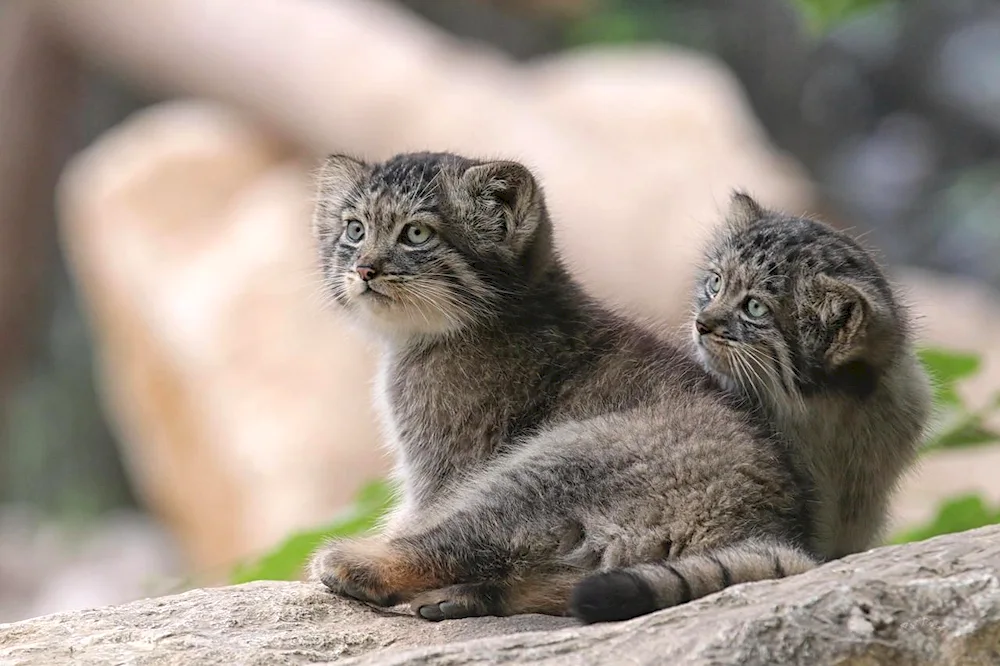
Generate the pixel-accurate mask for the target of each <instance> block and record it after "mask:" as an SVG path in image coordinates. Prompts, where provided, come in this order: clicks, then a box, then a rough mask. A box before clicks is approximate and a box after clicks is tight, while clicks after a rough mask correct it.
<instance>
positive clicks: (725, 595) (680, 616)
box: [0, 527, 1000, 666]
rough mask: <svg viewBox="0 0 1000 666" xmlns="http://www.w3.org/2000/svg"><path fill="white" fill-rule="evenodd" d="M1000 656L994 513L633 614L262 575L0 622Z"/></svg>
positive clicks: (325, 656) (368, 654)
mask: <svg viewBox="0 0 1000 666" xmlns="http://www.w3.org/2000/svg"><path fill="white" fill-rule="evenodd" d="M626 661H627V662H628V663H632V664H662V663H685V664H723V663H725V664H730V663H739V664H745V665H746V664H749V665H753V664H761V665H765V664H766V665H770V664H798V663H801V664H810V665H819V664H834V663H836V664H876V663H877V664H907V665H922V664H928V665H930V664H935V665H945V666H947V665H950V664H954V665H956V666H957V665H959V664H961V665H962V666H975V665H976V664H996V663H998V662H1000V527H991V528H984V529H981V530H976V531H972V532H966V533H964V534H954V535H948V536H944V537H939V538H937V539H932V540H929V541H925V542H922V543H916V544H909V545H906V546H896V547H888V548H881V549H877V550H873V551H869V552H867V553H863V554H860V555H856V556H853V557H850V558H846V559H844V560H842V561H840V562H835V563H833V564H830V565H827V566H825V567H822V568H820V569H817V570H815V571H812V572H809V573H807V574H803V575H800V576H796V577H793V578H788V579H785V580H783V581H768V582H764V583H757V584H751V585H740V586H736V587H733V588H730V589H728V590H726V591H724V592H722V593H720V594H716V595H713V596H711V597H707V598H705V599H702V600H700V601H697V602H694V603H691V604H687V605H686V606H682V607H680V608H675V609H671V610H667V611H662V612H660V613H656V614H653V615H649V616H646V617H642V618H638V619H636V620H633V621H631V622H625V623H620V624H611V625H601V626H594V627H580V626H575V625H574V622H573V621H572V620H569V619H566V618H552V617H539V616H521V617H514V618H479V619H470V620H460V621H452V622H444V623H440V624H431V623H426V622H423V621H420V620H417V619H415V618H413V617H412V616H406V615H400V614H399V613H398V612H395V611H379V610H375V609H369V608H367V607H365V606H361V605H358V604H354V603H351V602H347V601H341V600H338V599H335V598H333V597H331V596H329V595H328V594H326V593H325V592H323V591H322V590H321V589H320V587H318V586H316V585H310V584H300V583H276V582H261V583H251V584H248V585H243V586H239V587H228V588H215V589H206V590H196V591H193V592H188V593H185V594H181V595H178V596H173V597H162V598H158V599H149V600H144V601H138V602H134V603H131V604H127V605H124V606H116V607H109V608H103V609H97V610H90V611H83V612H73V613H65V614H60V615H51V616H47V617H42V618H37V619H34V620H27V621H24V622H20V623H16V624H8V625H0V663H2V664H4V665H8V664H9V665H11V666H15V665H18V666H21V665H23V666H28V665H31V664H45V665H46V666H55V665H57V664H64V663H74V664H109V663H117V664H126V663H127V664H181V663H185V664H188V663H190V664H226V665H227V666H228V665H229V664H305V663H338V664H451V665H457V664H496V663H517V664H582V663H586V664H605V663H607V664H610V663H623V662H626Z"/></svg>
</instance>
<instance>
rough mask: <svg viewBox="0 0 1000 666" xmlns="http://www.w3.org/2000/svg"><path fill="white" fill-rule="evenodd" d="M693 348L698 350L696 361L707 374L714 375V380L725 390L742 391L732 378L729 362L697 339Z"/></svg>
mask: <svg viewBox="0 0 1000 666" xmlns="http://www.w3.org/2000/svg"><path fill="white" fill-rule="evenodd" d="M695 348H696V349H697V350H698V361H699V362H700V363H701V366H702V367H703V368H704V369H705V371H706V372H708V374H710V375H712V376H713V377H715V380H716V381H717V382H719V384H720V385H721V386H722V388H724V389H725V390H727V391H731V392H742V391H743V387H742V386H740V384H739V383H738V382H737V381H736V380H735V379H733V375H732V371H731V370H730V367H729V363H728V361H727V360H726V359H725V358H722V357H720V356H719V355H718V354H715V353H713V352H712V351H711V350H710V349H709V348H708V346H707V345H706V344H705V343H704V342H702V341H697V343H696V345H695Z"/></svg>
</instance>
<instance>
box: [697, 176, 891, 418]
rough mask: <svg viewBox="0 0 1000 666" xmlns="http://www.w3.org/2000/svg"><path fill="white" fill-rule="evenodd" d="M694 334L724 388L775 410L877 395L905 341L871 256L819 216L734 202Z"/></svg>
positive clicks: (714, 250)
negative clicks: (837, 396) (823, 398)
mask: <svg viewBox="0 0 1000 666" xmlns="http://www.w3.org/2000/svg"><path fill="white" fill-rule="evenodd" d="M694 300H695V318H694V322H693V324H692V333H693V336H694V340H695V343H696V345H697V349H698V353H699V356H700V358H701V360H702V363H703V364H704V365H705V366H706V368H707V369H708V370H709V371H710V372H712V373H713V374H715V375H716V377H718V378H719V379H720V380H722V382H723V384H725V385H727V386H729V387H731V388H737V389H740V390H742V391H743V392H745V393H747V394H749V395H752V396H756V397H757V398H759V399H761V400H763V401H764V402H769V403H772V404H780V405H788V404H797V405H800V406H801V405H803V404H804V403H803V398H807V397H809V396H811V395H816V394H829V392H831V391H835V392H839V393H846V394H850V395H856V396H865V395H868V394H870V393H871V391H873V390H874V389H875V387H876V385H877V382H878V380H879V377H880V374H881V371H882V369H883V368H884V367H886V366H887V365H888V364H890V363H892V362H893V360H894V358H895V356H896V355H897V354H898V351H899V349H900V348H901V347H902V345H903V344H904V341H905V337H906V325H905V324H906V323H905V321H904V320H903V314H902V312H901V310H900V308H899V307H898V306H897V304H896V302H895V300H894V298H893V294H892V291H891V289H890V286H889V284H888V282H887V281H886V279H885V276H884V275H883V273H882V271H881V269H880V268H879V266H878V265H877V264H876V262H875V260H874V259H873V258H872V256H871V255H870V254H869V253H867V252H866V251H865V250H864V249H862V248H861V247H860V246H859V245H858V244H857V243H856V242H854V241H853V240H851V239H850V238H848V237H847V236H845V235H844V234H842V233H840V232H837V231H835V230H834V229H832V228H830V227H828V226H826V225H825V224H823V223H821V222H817V221H815V220H810V219H805V218H796V217H789V216H785V215H781V214H779V213H775V212H772V211H768V210H766V209H764V208H762V207H761V206H760V205H758V204H757V202H756V201H754V200H753V199H751V198H750V197H749V196H747V195H745V194H742V193H738V194H735V195H734V196H733V199H732V202H731V204H730V211H729V214H728V216H727V222H726V224H725V225H724V226H723V228H722V229H721V230H720V232H719V233H718V234H717V235H716V237H715V239H714V240H713V241H712V243H711V244H710V246H709V248H708V250H707V252H706V253H705V256H704V258H703V265H702V267H701V270H700V273H699V279H698V282H697V283H696V286H695V299H694Z"/></svg>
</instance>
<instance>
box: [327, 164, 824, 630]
mask: <svg viewBox="0 0 1000 666" xmlns="http://www.w3.org/2000/svg"><path fill="white" fill-rule="evenodd" d="M314 231H315V234H316V237H317V239H318V245H319V254H320V258H321V263H322V270H323V273H324V276H325V284H326V288H327V289H329V291H330V293H331V294H332V295H333V297H334V299H335V300H336V302H337V303H338V304H339V305H340V307H341V309H342V311H343V314H344V315H345V316H347V317H348V318H349V319H351V320H352V321H353V322H355V323H356V324H357V326H358V327H359V328H361V329H362V330H363V331H364V332H365V333H366V334H368V335H370V336H372V337H373V338H377V339H378V340H379V341H380V342H381V346H382V361H381V368H380V370H379V376H378V382H377V384H378V386H377V393H378V400H379V402H380V404H381V409H382V419H383V421H384V425H385V429H386V432H387V434H388V435H389V439H390V441H391V444H392V446H393V448H394V449H395V454H396V456H397V460H398V469H397V477H398V480H399V481H400V485H401V488H402V494H403V497H402V502H401V503H400V505H399V509H398V510H397V513H396V515H395V516H393V517H392V519H391V520H390V521H389V522H388V525H387V527H386V528H385V530H384V532H383V533H382V534H381V535H379V536H376V537H370V538H364V539H355V540H341V541H334V542H331V543H329V544H326V545H325V546H323V547H321V548H320V549H319V550H318V551H317V553H316V554H315V555H314V558H313V561H312V564H311V570H312V573H313V575H314V576H315V577H316V578H318V579H319V580H321V581H322V582H323V583H325V584H326V585H327V586H328V587H329V588H330V589H331V590H333V591H334V592H337V593H339V594H344V595H348V596H351V597H355V598H358V599H363V600H366V601H369V602H371V603H375V604H380V605H390V604H396V603H399V602H410V603H411V607H412V608H413V609H414V611H415V612H416V613H417V614H418V615H420V616H421V617H424V618H427V619H432V620H440V619H444V618H453V617H464V616H470V615H484V614H494V615H505V614H513V613H523V612H540V613H554V614H562V613H565V612H567V610H569V611H571V612H573V613H574V614H576V615H577V616H578V617H581V618H582V619H584V620H586V621H596V620H610V619H619V618H624V617H631V616H634V615H638V614H641V613H645V612H649V611H652V610H654V609H656V608H660V607H665V606H670V605H674V604H678V603H682V602H685V601H687V600H689V599H693V598H696V597H700V596H703V595H705V594H708V593H711V592H714V591H716V590H719V589H721V588H723V587H725V586H727V585H729V584H732V583H737V582H741V581H751V580H759V579H765V578H773V577H779V576H783V575H786V574H791V573H796V572H800V571H804V570H806V569H808V568H810V567H812V566H814V564H815V561H816V560H815V559H814V558H813V557H812V554H811V553H810V552H809V550H808V546H807V544H808V541H809V538H810V537H811V535H812V525H811V523H810V518H809V516H810V513H809V506H810V499H811V498H810V497H809V496H808V489H807V487H806V486H805V485H804V484H802V483H801V482H800V481H799V479H798V477H797V476H796V472H795V471H794V469H793V466H792V464H791V460H790V456H789V455H788V452H787V451H786V450H785V449H784V448H783V443H781V441H780V440H778V439H777V438H775V437H773V436H772V434H773V433H772V432H771V431H770V430H769V426H768V424H767V421H766V419H763V418H757V416H756V415H755V414H754V413H753V410H748V409H743V407H742V404H741V402H742V401H741V399H739V398H737V397H734V396H732V395H730V394H727V393H726V392H725V391H724V390H723V389H722V388H721V387H720V386H719V385H718V384H717V382H715V380H713V379H712V377H711V376H710V375H709V374H708V373H706V372H705V371H704V370H703V369H702V368H701V367H699V366H698V364H697V362H696V361H695V359H693V358H692V357H691V355H690V354H689V353H688V352H687V351H686V350H683V349H681V348H679V347H675V346H672V345H670V344H668V343H666V342H664V341H662V340H661V339H659V338H658V337H656V336H655V335H654V334H653V333H651V332H649V331H646V330H645V329H642V328H640V327H638V326H637V325H635V324H633V323H631V322H630V321H628V320H626V319H624V318H622V317H620V316H618V315H616V314H613V313H612V312H610V311H609V310H607V309H605V308H604V307H602V306H601V305H599V304H597V303H595V302H594V301H593V300H591V299H590V298H588V297H587V296H586V295H585V294H584V293H583V292H582V291H581V289H580V288H579V286H578V285H577V283H576V282H575V281H574V280H573V279H572V278H571V277H570V276H569V274H568V273H567V271H566V270H565V268H564V266H563V264H562V262H561V261H560V259H559V257H558V255H557V253H556V252H555V251H554V249H553V243H552V224H551V222H550V220H549V216H548V214H547V212H546V208H545V203H544V198H543V196H542V191H541V188H540V187H539V185H538V183H537V181H536V180H535V178H534V177H533V175H532V174H531V173H530V172H529V171H528V169H526V168H525V167H524V166H522V165H520V164H518V163H515V162H508V161H492V162H481V161H475V160H470V159H466V158H463V157H459V156H455V155H450V154H406V155H400V156H397V157H395V158H393V159H390V160H388V161H386V162H383V163H379V164H369V163H366V162H363V161H360V160H356V159H352V158H350V157H344V156H332V157H330V158H328V159H327V160H326V162H325V163H324V165H323V167H322V169H321V171H320V174H319V200H318V205H317V209H316V213H315V218H314ZM649 562H656V564H642V563H649ZM636 564H638V566H637V567H631V568H628V569H624V570H623V569H616V570H615V571H605V572H602V573H597V574H594V572H595V571H598V570H600V569H607V568H611V567H616V566H626V567H630V566H631V565H636ZM590 574H593V576H592V577H590V578H588V575H590ZM581 581H582V583H581ZM578 583H579V586H578V587H576V588H575V590H574V587H575V586H577V585H578ZM571 594H572V603H571V599H570V597H571Z"/></svg>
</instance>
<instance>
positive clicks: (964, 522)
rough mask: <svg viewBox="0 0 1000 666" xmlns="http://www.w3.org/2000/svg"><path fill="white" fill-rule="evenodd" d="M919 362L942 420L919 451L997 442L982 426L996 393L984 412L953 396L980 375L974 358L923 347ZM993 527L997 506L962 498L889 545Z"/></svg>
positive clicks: (999, 516) (998, 517) (997, 403)
mask: <svg viewBox="0 0 1000 666" xmlns="http://www.w3.org/2000/svg"><path fill="white" fill-rule="evenodd" d="M920 360H921V362H922V363H923V364H924V367H925V368H926V369H927V372H928V373H929V374H930V375H931V377H932V378H933V380H934V402H935V405H936V407H937V409H938V410H939V414H940V419H941V424H940V425H939V427H938V430H937V432H936V433H934V435H933V436H932V437H931V438H930V440H929V441H928V442H927V444H926V446H925V448H924V451H925V452H927V451H933V450H938V449H955V448H963V447H970V446H982V445H984V444H993V443H996V442H998V441H1000V434H997V433H996V432H994V431H993V430H991V429H990V428H989V427H987V426H986V424H985V420H986V417H988V416H989V415H990V414H992V413H993V412H995V411H996V410H997V408H998V407H1000V395H998V396H996V397H994V399H993V400H992V401H991V402H989V403H988V404H987V405H986V407H984V408H983V409H979V410H972V409H969V408H968V407H967V406H966V405H965V403H964V401H963V400H962V398H961V396H959V394H958V390H957V385H958V383H959V382H960V381H962V380H964V379H968V378H969V377H973V376H975V374H976V373H977V372H979V369H980V365H981V363H980V359H979V357H978V356H976V355H974V354H965V353H959V352H949V351H944V350H942V349H922V350H920ZM996 523H1000V507H990V506H988V505H987V504H986V502H985V501H984V500H983V498H982V497H980V496H978V495H963V496H960V497H954V498H951V499H948V500H946V501H945V502H943V503H942V504H941V506H940V507H938V512H937V515H936V516H934V518H933V519H931V520H930V521H929V522H928V523H926V524H925V525H921V526H919V527H916V528H913V529H910V530H907V531H904V532H902V533H900V534H898V535H895V536H894V537H892V539H891V540H890V541H891V543H905V542H908V541H921V540H923V539H928V538H930V537H933V536H938V535H941V534H950V533H952V532H961V531H964V530H971V529H974V528H977V527H984V526H986V525H993V524H996Z"/></svg>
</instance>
